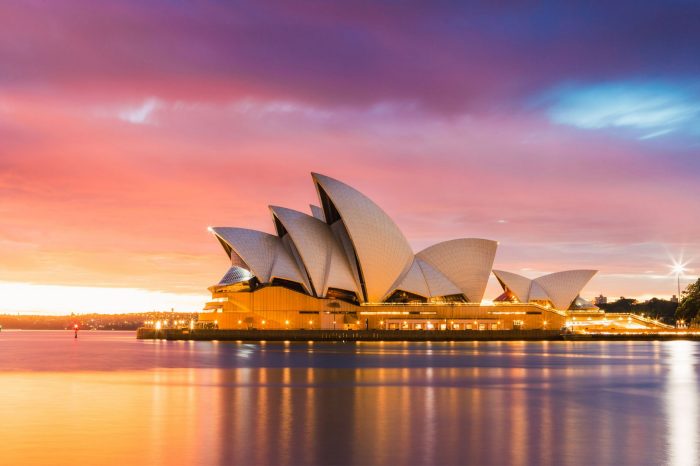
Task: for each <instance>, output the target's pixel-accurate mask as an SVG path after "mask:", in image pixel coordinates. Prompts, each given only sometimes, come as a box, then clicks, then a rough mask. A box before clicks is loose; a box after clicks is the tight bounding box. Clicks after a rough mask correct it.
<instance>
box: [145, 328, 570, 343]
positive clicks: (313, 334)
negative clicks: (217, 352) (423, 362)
mask: <svg viewBox="0 0 700 466" xmlns="http://www.w3.org/2000/svg"><path fill="white" fill-rule="evenodd" d="M136 338H138V339H156V340H158V339H162V340H203V341H208V340H220V341H238V340H241V341H263V340H265V341H310V340H311V341H481V340H483V341H487V340H494V341H496V340H498V341H500V340H560V339H561V336H560V334H559V331H558V330H424V331H421V330H192V331H190V330H181V329H162V330H155V329H152V328H140V329H138V331H137V332H136Z"/></svg>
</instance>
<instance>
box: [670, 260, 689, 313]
mask: <svg viewBox="0 0 700 466" xmlns="http://www.w3.org/2000/svg"><path fill="white" fill-rule="evenodd" d="M687 264H688V263H687V262H681V261H675V260H674V261H673V266H672V267H671V271H672V272H673V273H675V274H676V283H677V285H678V294H677V295H676V296H678V303H679V304H680V302H681V275H683V273H684V272H685V271H686V268H685V266H686V265H687Z"/></svg>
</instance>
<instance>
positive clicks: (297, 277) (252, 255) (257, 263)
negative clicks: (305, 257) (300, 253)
mask: <svg viewBox="0 0 700 466" xmlns="http://www.w3.org/2000/svg"><path fill="white" fill-rule="evenodd" d="M210 230H211V231H212V233H214V234H215V235H216V236H217V237H218V238H219V239H220V241H222V244H225V245H226V246H228V248H230V251H231V261H232V264H233V265H238V266H239V267H243V268H245V269H247V270H250V271H251V273H252V274H253V275H254V276H255V277H256V278H257V279H258V280H259V281H260V282H261V283H269V282H271V281H272V279H273V278H282V279H284V280H289V281H293V282H297V283H299V284H301V285H303V286H304V287H305V288H306V289H307V290H308V284H307V282H306V279H305V277H304V275H303V274H302V272H301V270H299V267H298V266H297V264H296V262H295V260H294V258H293V257H292V255H291V253H290V251H289V249H287V248H286V247H285V245H284V244H282V240H281V239H280V238H279V237H277V236H274V235H271V234H269V233H265V232H262V231H257V230H249V229H247V228H232V227H214V228H210ZM237 258H240V261H239V260H237ZM241 261H242V264H241V263H240V262H241Z"/></svg>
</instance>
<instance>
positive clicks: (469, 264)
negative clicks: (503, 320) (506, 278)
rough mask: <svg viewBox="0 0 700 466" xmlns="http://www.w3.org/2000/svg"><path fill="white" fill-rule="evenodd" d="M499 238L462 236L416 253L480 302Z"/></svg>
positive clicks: (468, 296) (472, 298)
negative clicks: (496, 239)
mask: <svg viewBox="0 0 700 466" xmlns="http://www.w3.org/2000/svg"><path fill="white" fill-rule="evenodd" d="M497 247H498V243H497V242H496V241H492V240H487V239H477V238H463V239H455V240H451V241H444V242H442V243H438V244H435V245H433V246H430V247H428V248H426V249H424V250H422V251H421V252H419V253H418V254H416V256H417V257H418V258H419V259H421V260H423V261H425V262H427V263H428V264H429V265H431V266H433V267H434V268H436V269H437V270H438V271H439V272H441V273H442V274H443V275H445V276H446V277H447V278H448V279H449V280H450V281H451V282H453V283H454V284H455V285H457V287H459V290H460V291H461V293H462V294H464V296H465V297H466V298H467V300H469V301H470V302H473V303H479V302H481V300H482V298H483V297H484V292H485V291H486V284H487V283H488V280H489V275H490V274H491V267H492V266H493V260H494V258H495V257H496V248H497Z"/></svg>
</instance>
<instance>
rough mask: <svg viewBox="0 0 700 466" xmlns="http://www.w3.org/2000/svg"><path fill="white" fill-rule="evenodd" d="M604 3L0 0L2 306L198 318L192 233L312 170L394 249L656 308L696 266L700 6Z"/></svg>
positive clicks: (200, 253) (198, 255) (270, 198)
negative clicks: (458, 259)
mask: <svg viewBox="0 0 700 466" xmlns="http://www.w3.org/2000/svg"><path fill="white" fill-rule="evenodd" d="M59 3H60V4H59ZM625 3H626V2H620V3H616V4H615V5H598V6H596V5H588V6H585V7H578V6H573V5H564V4H560V3H553V4H546V5H545V4H542V5H520V6H513V7H512V8H510V9H508V8H506V7H504V6H502V5H495V4H491V3H488V2H484V4H481V5H477V4H472V5H469V6H460V5H458V4H451V3H439V4H436V5H433V4H430V5H429V6H426V5H425V4H422V3H412V2H406V3H404V2H402V3H382V4H379V5H377V4H375V3H369V2H368V3H364V2H359V3H353V4H352V5H345V6H342V5H340V4H337V5H336V4H331V3H326V2H323V3H314V2H308V3H307V2H302V3H298V4H296V5H295V6H294V7H292V6H291V5H288V4H286V3H284V2H279V3H278V2H233V3H215V2H203V3H197V4H189V3H182V2H169V1H156V2H149V3H147V4H146V3H142V2H119V3H107V2H104V3H101V2H88V1H84V0H69V1H66V2H34V1H29V2H15V1H9V2H3V4H2V5H0V19H1V20H2V24H3V27H2V28H0V313H6V312H7V313H17V312H19V313H51V314H65V313H70V312H81V313H84V312H110V313H111V312H139V311H152V310H160V311H162V310H170V309H171V308H174V309H175V310H176V311H187V312H196V311H199V310H201V308H202V306H203V305H204V303H205V302H206V300H207V299H208V297H209V293H208V292H207V287H209V286H211V285H213V284H215V283H217V282H218V281H219V279H220V278H221V276H222V275H223V274H224V273H225V272H226V270H227V266H228V263H229V261H228V260H227V258H226V256H225V254H224V253H223V250H222V249H221V246H220V245H219V244H218V242H217V241H216V240H215V238H213V237H212V235H211V233H209V232H208V231H207V226H209V225H220V226H241V227H246V228H255V229H259V230H262V231H267V232H270V233H273V232H274V231H273V224H272V222H271V217H270V214H269V210H268V208H267V206H268V205H281V206H285V207H289V208H292V209H296V210H300V211H303V212H309V207H308V206H309V204H318V199H317V196H316V192H315V190H314V187H313V184H312V182H311V177H310V173H311V172H318V173H323V174H326V175H328V176H331V177H334V178H337V179H339V180H342V181H344V182H346V183H348V184H350V185H351V186H353V187H356V188H357V189H358V190H359V191H361V192H362V193H365V194H366V195H367V196H369V197H370V198H372V199H373V200H374V201H376V202H377V204H378V205H380V206H382V208H384V209H385V210H386V212H387V213H388V214H389V215H390V216H391V217H392V218H393V219H394V220H395V221H396V223H397V224H398V226H399V227H400V229H401V230H402V231H403V232H404V233H405V235H406V237H407V238H408V240H409V241H410V243H411V246H412V247H413V249H414V251H419V250H421V249H422V248H424V247H426V246H428V245H430V244H434V243H436V242H439V241H444V240H448V239H453V238H459V237H474V238H488V239H493V240H497V241H499V249H498V252H497V255H496V260H495V263H494V268H495V269H502V270H509V271H513V272H516V273H519V274H522V275H526V276H528V277H536V276H538V275H541V274H545V273H550V272H556V271H559V270H564V269H578V268H582V269H583V268H585V269H596V270H599V273H598V274H597V275H596V276H595V277H594V279H593V280H592V281H591V282H590V283H589V284H588V286H587V287H586V288H585V289H584V292H583V294H582V295H583V297H584V298H588V299H590V298H593V297H594V296H596V295H598V294H601V293H602V294H603V295H606V296H609V297H612V298H617V297H619V296H626V297H636V298H638V299H648V298H650V297H653V296H656V297H659V298H669V297H670V296H671V295H672V294H676V273H675V272H674V269H673V267H674V264H679V263H682V264H683V267H684V270H683V271H682V274H681V276H680V280H681V286H682V287H684V286H685V285H687V284H688V283H689V282H691V281H694V280H695V279H697V276H698V274H699V273H700V202H699V201H698V199H700V182H699V181H700V157H699V156H698V153H699V152H700V78H698V76H700V74H699V72H700V61H698V60H697V56H698V44H700V29H698V28H697V27H696V24H694V22H693V21H691V20H690V19H689V18H691V17H692V15H690V14H688V12H687V11H686V10H687V9H690V10H692V11H694V12H695V14H696V17H697V14H698V13H700V7H698V6H694V5H690V4H684V5H683V10H681V9H680V3H679V2H670V3H659V4H658V5H657V4H654V3H643V4H639V3H629V4H625ZM582 10H585V11H582ZM584 13H585V14H584ZM684 18H688V20H687V21H685V20H684ZM504 25H506V26H504ZM498 294H500V287H499V286H498V283H497V282H496V280H495V279H494V278H493V277H492V278H491V281H490V283H489V287H488V289H487V292H486V296H485V298H487V299H493V298H495V297H496V296H498Z"/></svg>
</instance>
